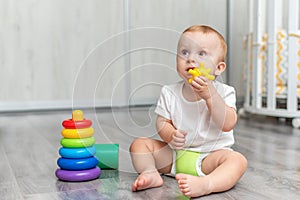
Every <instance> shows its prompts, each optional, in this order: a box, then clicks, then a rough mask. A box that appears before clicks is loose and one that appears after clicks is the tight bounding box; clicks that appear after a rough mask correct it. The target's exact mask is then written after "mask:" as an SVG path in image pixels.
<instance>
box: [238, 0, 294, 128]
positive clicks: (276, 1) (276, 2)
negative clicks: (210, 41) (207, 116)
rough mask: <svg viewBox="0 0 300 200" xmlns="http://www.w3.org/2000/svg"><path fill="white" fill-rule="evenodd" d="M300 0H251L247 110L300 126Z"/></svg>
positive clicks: (246, 75) (247, 67)
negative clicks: (290, 119) (285, 119)
mask: <svg viewBox="0 0 300 200" xmlns="http://www.w3.org/2000/svg"><path fill="white" fill-rule="evenodd" d="M298 12H299V0H249V15H250V17H249V19H250V21H249V25H250V28H249V30H250V33H249V35H248V36H247V54H248V57H247V64H246V70H245V72H246V73H245V78H246V95H245V103H244V108H243V109H241V111H240V112H241V113H243V112H244V111H246V112H249V113H254V114H262V115H268V116H275V117H281V118H292V124H293V126H294V127H295V128H299V127H300V100H299V99H300V37H299V34H298V33H299V28H298V27H299V16H298Z"/></svg>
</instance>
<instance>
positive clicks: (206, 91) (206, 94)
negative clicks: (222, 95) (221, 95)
mask: <svg viewBox="0 0 300 200" xmlns="http://www.w3.org/2000/svg"><path fill="white" fill-rule="evenodd" d="M191 86H192V88H193V90H194V91H195V93H196V94H197V95H198V97H199V98H201V99H204V100H205V101H206V100H208V99H209V98H211V97H212V96H213V94H215V92H216V89H215V87H214V86H213V84H212V81H210V80H208V79H207V78H206V77H204V76H199V77H196V78H195V79H194V80H193V82H192V83H191Z"/></svg>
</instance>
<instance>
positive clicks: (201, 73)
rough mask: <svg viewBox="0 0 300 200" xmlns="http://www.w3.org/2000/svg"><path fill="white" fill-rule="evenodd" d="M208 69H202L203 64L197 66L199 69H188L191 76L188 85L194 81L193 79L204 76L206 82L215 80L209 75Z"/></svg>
mask: <svg viewBox="0 0 300 200" xmlns="http://www.w3.org/2000/svg"><path fill="white" fill-rule="evenodd" d="M209 72H210V68H204V63H203V62H201V63H200V64H199V67H198V68H197V67H195V68H194V69H189V73H190V74H191V75H192V76H193V77H192V78H190V79H189V83H192V81H193V80H194V79H195V77H198V76H205V77H206V78H207V79H208V80H211V81H213V80H215V76H214V75H211V74H209Z"/></svg>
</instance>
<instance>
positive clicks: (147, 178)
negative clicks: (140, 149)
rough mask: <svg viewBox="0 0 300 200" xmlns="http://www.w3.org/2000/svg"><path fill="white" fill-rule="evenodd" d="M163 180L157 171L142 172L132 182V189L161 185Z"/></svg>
mask: <svg viewBox="0 0 300 200" xmlns="http://www.w3.org/2000/svg"><path fill="white" fill-rule="evenodd" d="M162 184H163V180H162V178H161V176H160V174H159V173H158V172H157V171H154V172H153V171H152V172H143V173H141V174H140V175H139V176H138V177H137V179H136V180H135V182H134V183H133V184H132V191H133V192H135V191H138V190H144V189H148V188H153V187H159V186H161V185H162Z"/></svg>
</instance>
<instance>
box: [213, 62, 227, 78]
mask: <svg viewBox="0 0 300 200" xmlns="http://www.w3.org/2000/svg"><path fill="white" fill-rule="evenodd" d="M225 69H226V63H225V62H219V63H218V65H217V69H216V71H215V75H216V76H220V75H221V74H222V73H223V72H224V71H225Z"/></svg>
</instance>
